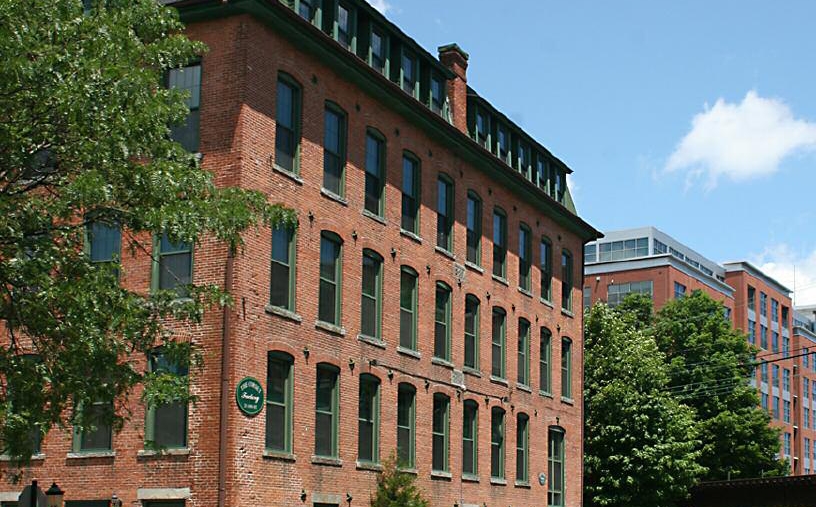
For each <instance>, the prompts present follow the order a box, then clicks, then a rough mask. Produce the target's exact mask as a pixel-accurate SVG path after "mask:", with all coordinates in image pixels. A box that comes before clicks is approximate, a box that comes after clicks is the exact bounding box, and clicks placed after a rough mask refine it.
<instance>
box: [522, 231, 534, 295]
mask: <svg viewBox="0 0 816 507" xmlns="http://www.w3.org/2000/svg"><path fill="white" fill-rule="evenodd" d="M518 256H519V257H518V258H519V288H521V289H522V290H525V291H529V290H530V286H531V284H532V278H533V277H532V274H531V272H532V269H531V268H532V262H531V261H532V257H533V240H532V232H531V231H530V227H529V226H528V225H527V224H525V223H522V224H521V225H520V226H519V253H518Z"/></svg>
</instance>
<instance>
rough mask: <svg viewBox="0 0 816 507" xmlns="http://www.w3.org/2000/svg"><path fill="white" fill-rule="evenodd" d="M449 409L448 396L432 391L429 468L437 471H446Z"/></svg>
mask: <svg viewBox="0 0 816 507" xmlns="http://www.w3.org/2000/svg"><path fill="white" fill-rule="evenodd" d="M449 410H450V398H448V397H447V396H445V395H444V394H442V393H434V395H433V427H432V433H433V441H432V450H431V469H432V470H435V471H437V472H447V471H448V436H449V431H448V430H449V424H450V414H449Z"/></svg>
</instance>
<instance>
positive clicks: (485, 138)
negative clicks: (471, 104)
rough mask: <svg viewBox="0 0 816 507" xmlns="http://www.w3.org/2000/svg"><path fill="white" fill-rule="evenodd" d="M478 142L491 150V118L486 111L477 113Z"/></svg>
mask: <svg viewBox="0 0 816 507" xmlns="http://www.w3.org/2000/svg"><path fill="white" fill-rule="evenodd" d="M476 142H477V143H479V144H480V145H482V146H484V147H485V148H487V149H490V117H489V116H487V113H485V112H484V111H477V112H476Z"/></svg>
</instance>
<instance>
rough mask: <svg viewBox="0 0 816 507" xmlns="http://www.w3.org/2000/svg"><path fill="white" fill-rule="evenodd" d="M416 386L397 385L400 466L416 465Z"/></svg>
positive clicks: (412, 466) (398, 458) (410, 466)
mask: <svg viewBox="0 0 816 507" xmlns="http://www.w3.org/2000/svg"><path fill="white" fill-rule="evenodd" d="M415 428H416V388H415V387H414V386H412V385H411V384H407V383H400V384H399V385H398V386H397V464H398V466H399V467H400V468H404V469H406V468H407V469H413V468H414V467H415V466H416V461H415V460H416V429H415Z"/></svg>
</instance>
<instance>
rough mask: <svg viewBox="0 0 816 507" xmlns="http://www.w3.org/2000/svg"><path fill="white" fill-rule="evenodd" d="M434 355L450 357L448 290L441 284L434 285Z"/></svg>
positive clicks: (444, 357)
mask: <svg viewBox="0 0 816 507" xmlns="http://www.w3.org/2000/svg"><path fill="white" fill-rule="evenodd" d="M434 321H435V322H434V356H436V357H439V358H441V359H445V360H448V359H450V354H449V347H448V338H449V337H448V333H449V332H450V329H449V327H450V290H449V289H448V288H447V287H444V286H442V285H437V287H436V310H435V315H434Z"/></svg>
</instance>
